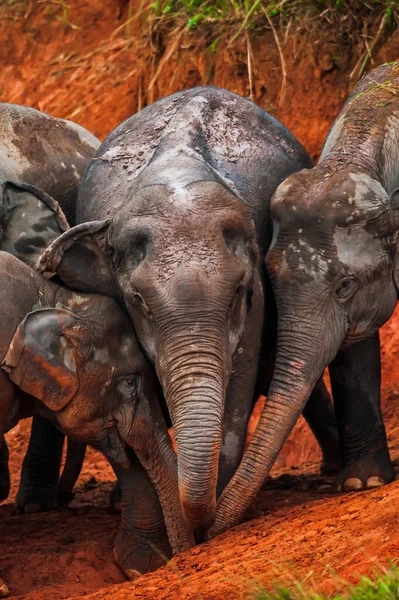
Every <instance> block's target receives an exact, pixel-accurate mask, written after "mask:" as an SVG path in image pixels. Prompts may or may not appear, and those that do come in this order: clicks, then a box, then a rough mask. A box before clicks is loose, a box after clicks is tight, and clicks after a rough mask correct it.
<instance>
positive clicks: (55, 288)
mask: <svg viewBox="0 0 399 600" xmlns="http://www.w3.org/2000/svg"><path fill="white" fill-rule="evenodd" d="M4 190H5V191H4V195H3V197H4V204H3V214H2V218H1V225H2V229H3V237H4V238H6V239H8V240H9V242H10V244H11V241H10V240H14V241H13V243H14V245H15V250H18V251H19V253H20V255H21V257H24V255H25V254H29V252H31V254H32V259H33V256H34V255H35V251H36V250H35V248H36V246H35V244H36V242H37V239H35V238H36V237H39V238H40V244H42V242H43V240H44V241H46V237H47V236H48V237H50V238H51V237H52V236H53V237H54V231H55V230H56V229H57V228H58V232H57V233H59V230H60V229H61V230H63V229H65V227H67V224H66V220H65V217H64V216H63V214H62V212H61V210H60V209H59V207H58V205H57V203H55V202H54V201H53V200H51V199H49V197H48V196H47V195H46V194H44V193H42V192H41V191H40V190H37V189H36V190H35V195H34V196H33V194H32V193H31V190H32V188H30V187H29V186H20V185H15V184H6V185H5V188H4ZM32 198H33V200H32ZM4 207H5V208H6V210H5V209H4ZM4 210H5V212H4ZM19 213H20V215H23V217H24V218H25V219H30V225H31V228H30V229H28V230H26V229H25V230H24V231H22V229H23V228H22V229H21V232H20V235H17V234H16V229H14V228H13V217H15V215H16V214H19ZM33 214H36V215H37V221H36V222H33V221H32V219H33ZM16 223H18V224H19V226H20V223H21V221H20V219H17V220H16ZM0 303H1V307H2V316H3V319H2V325H1V328H0V361H1V362H2V366H3V370H0V439H1V436H2V434H4V433H5V432H6V431H8V430H9V429H10V428H12V427H13V426H14V425H15V424H16V423H17V422H18V420H19V419H20V418H24V417H29V416H31V415H32V414H39V415H42V416H44V417H46V418H51V419H53V420H54V421H55V422H56V423H57V424H58V426H59V427H60V428H61V429H62V431H63V432H65V433H66V434H67V435H68V436H71V437H73V438H75V439H77V440H79V441H82V442H84V443H88V444H91V445H92V446H93V447H95V448H97V449H99V450H101V451H102V452H103V453H104V454H105V455H106V456H107V458H108V459H109V460H110V462H111V465H112V466H113V468H114V470H115V472H116V474H117V476H118V479H119V483H120V485H121V489H122V526H121V530H120V533H119V535H118V538H117V541H116V551H115V552H116V558H117V560H118V562H119V563H120V564H121V566H122V567H123V569H124V571H125V572H126V573H127V575H128V576H129V577H132V576H133V575H136V574H137V573H143V572H145V571H147V570H150V569H153V568H155V567H156V566H158V565H159V564H160V563H161V562H162V560H161V559H160V558H159V554H162V553H165V554H166V555H170V547H169V543H170V546H171V547H172V550H173V551H174V552H177V551H180V550H182V549H185V548H188V547H190V546H191V545H192V544H193V538H192V535H191V533H190V532H189V531H188V530H187V528H186V525H185V523H184V521H183V518H182V515H181V510H180V503H179V498H178V490H177V474H176V466H177V465H176V457H175V454H174V452H173V448H172V444H171V441H170V438H169V435H168V431H167V427H166V423H165V421H164V418H163V415H162V413H161V410H160V405H159V400H158V397H157V393H156V387H155V383H154V382H155V381H156V380H155V377H154V374H153V371H152V367H151V366H150V364H149V363H148V362H147V360H146V359H145V357H144V355H143V353H142V351H141V349H140V347H139V345H138V342H137V339H136V336H135V333H134V329H133V327H132V325H131V322H130V320H129V318H128V317H127V315H126V314H125V313H124V311H123V310H122V309H121V308H120V306H119V304H118V303H117V302H116V301H115V300H113V299H111V298H108V297H103V296H96V295H89V294H85V295H82V294H77V293H74V292H72V291H70V290H68V289H66V288H64V287H61V286H59V285H56V284H54V283H52V282H51V281H48V280H46V279H45V278H44V277H42V276H41V275H39V274H38V273H37V272H35V271H34V270H33V269H31V267H29V266H28V265H27V264H25V263H23V262H21V261H20V260H19V259H18V258H16V257H15V256H12V255H11V254H9V253H6V252H0ZM126 443H127V444H128V445H129V446H130V447H131V448H132V449H133V450H134V453H135V454H134V453H133V452H132V451H131V450H130V448H127V447H126ZM136 457H137V458H138V459H139V461H140V462H139V461H138V460H137V458H136ZM140 463H141V465H140ZM142 467H144V469H145V470H144V469H143V468H142ZM147 473H148V475H147ZM148 476H149V478H150V479H149V478H148ZM150 480H151V481H152V482H153V483H154V485H155V487H154V486H153V485H152V483H151V481H150ZM155 488H156V489H155ZM158 496H159V500H160V502H161V505H162V508H163V514H162V510H161V506H160V504H159V501H158ZM165 523H166V528H167V532H168V534H169V542H168V537H167V534H166V530H165ZM154 548H156V550H157V551H158V553H157V552H155V551H154Z"/></svg>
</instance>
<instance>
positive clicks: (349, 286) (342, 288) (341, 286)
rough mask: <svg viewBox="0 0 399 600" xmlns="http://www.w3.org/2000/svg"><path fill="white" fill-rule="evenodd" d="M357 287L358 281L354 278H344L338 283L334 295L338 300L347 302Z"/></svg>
mask: <svg viewBox="0 0 399 600" xmlns="http://www.w3.org/2000/svg"><path fill="white" fill-rule="evenodd" d="M357 286H358V281H357V279H356V278H355V277H344V278H343V279H341V280H340V281H339V282H338V285H337V287H336V288H335V295H336V296H337V298H338V299H339V300H349V298H350V297H351V296H352V294H353V293H354V291H355V290H356V288H357Z"/></svg>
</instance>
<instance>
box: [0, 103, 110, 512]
mask: <svg viewBox="0 0 399 600" xmlns="http://www.w3.org/2000/svg"><path fill="white" fill-rule="evenodd" d="M99 145H100V142H99V141H98V140H97V139H96V138H95V137H94V136H93V135H91V133H89V132H88V131H87V130H86V129H84V128H83V127H80V126H79V125H77V124H75V123H72V122H71V121H66V120H64V119H57V118H54V117H51V116H49V115H46V114H44V113H42V112H39V111H37V110H34V109H32V108H28V107H25V106H18V105H13V104H0V185H1V184H2V183H4V182H5V181H8V180H12V181H15V182H19V183H26V184H31V185H35V186H38V187H39V188H41V189H42V190H44V191H45V192H47V194H50V195H51V196H52V197H53V198H55V199H56V200H57V201H58V202H59V203H60V205H61V207H62V210H63V211H64V213H65V215H66V217H67V219H68V221H69V223H71V224H74V223H75V213H76V197H77V188H78V185H79V183H80V179H81V177H82V175H83V172H84V170H85V169H86V167H87V165H88V163H89V160H90V158H91V157H92V156H93V155H94V154H95V152H96V150H97V148H98V147H99ZM2 202H3V198H1V194H0V206H1V205H2ZM21 215H22V213H19V217H20V218H21ZM24 225H25V227H26V228H27V229H29V227H30V226H31V225H32V223H29V222H27V221H26V220H25V221H24ZM36 233H37V234H38V233H39V232H36ZM3 242H4V243H3V244H2V242H1V241H0V250H6V251H9V248H8V247H5V240H3ZM13 250H14V254H16V255H18V248H15V246H14V248H13ZM22 250H23V252H24V248H22ZM31 258H32V257H31ZM24 260H27V261H28V262H29V256H28V255H27V254H26V253H25V252H24ZM30 264H32V261H30ZM63 443H64V435H63V434H62V433H61V431H59V430H58V429H56V428H55V427H54V426H53V425H52V424H51V423H50V422H49V421H48V420H47V419H44V418H42V417H39V416H37V417H35V418H34V419H33V423H32V431H31V438H30V442H29V447H28V451H27V453H26V456H25V459H24V462H23V467H22V474H21V482H20V486H19V490H18V494H17V498H16V506H17V511H18V512H25V511H26V512H33V511H36V510H41V509H48V508H51V507H53V506H55V505H56V503H57V499H58V500H60V501H61V502H64V501H66V500H68V499H70V498H71V496H72V495H71V494H70V490H71V489H72V487H73V483H74V478H75V477H76V476H77V471H78V466H79V464H81V462H82V460H83V456H84V449H83V448H79V446H78V445H76V444H75V443H72V444H71V445H70V447H69V450H68V462H67V469H66V470H65V471H64V473H63V477H62V478H61V480H60V481H59V484H58V488H57V481H58V475H59V468H60V463H61V455H62V447H63ZM49 448H51V449H52V451H51V452H49ZM72 448H73V449H74V452H72ZM6 452H7V447H6V444H3V451H2V454H1V460H0V465H1V467H0V468H1V471H2V472H3V471H4V475H3V477H2V478H1V481H2V482H3V486H2V487H3V488H4V489H3V490H0V495H1V491H3V495H4V496H5V497H7V495H8V489H7V481H8V480H9V476H8V468H7V461H6V460H5V456H6ZM3 459H4V460H3ZM56 488H57V491H56Z"/></svg>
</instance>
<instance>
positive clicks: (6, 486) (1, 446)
mask: <svg viewBox="0 0 399 600" xmlns="http://www.w3.org/2000/svg"><path fill="white" fill-rule="evenodd" d="M9 493H10V470H9V468H8V447H7V443H6V441H5V439H4V438H3V439H1V438H0V502H1V501H2V500H5V499H6V498H8V494H9ZM0 581H1V580H0ZM0 597H1V596H0Z"/></svg>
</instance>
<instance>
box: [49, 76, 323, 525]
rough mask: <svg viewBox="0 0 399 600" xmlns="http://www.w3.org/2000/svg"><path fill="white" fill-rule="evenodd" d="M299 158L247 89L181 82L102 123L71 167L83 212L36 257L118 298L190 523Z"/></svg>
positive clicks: (250, 364)
mask: <svg viewBox="0 0 399 600" xmlns="http://www.w3.org/2000/svg"><path fill="white" fill-rule="evenodd" d="M304 167H311V161H310V158H309V156H308V155H307V153H306V151H305V150H304V149H303V147H302V146H301V145H300V144H299V142H298V141H297V140H296V139H295V138H294V137H293V136H292V135H291V134H290V133H289V132H288V131H287V130H286V129H285V128H284V127H283V126H282V125H281V124H280V123H278V121H276V120H275V119H273V118H272V117H271V116H269V115H268V114H267V113H265V112H264V111H263V110H262V109H260V108H259V107H257V106H256V105H255V104H253V103H252V102H249V101H248V100H245V99H244V98H241V97H240V96H237V95H236V94H233V93H232V92H229V91H227V90H223V89H219V88H216V87H198V88H193V89H191V90H188V91H185V92H178V93H176V94H173V95H172V96H169V97H167V98H164V99H162V100H159V101H158V102H156V103H155V104H153V105H151V106H149V107H147V108H145V109H144V110H142V111H140V112H139V113H138V114H136V115H135V116H133V117H131V118H130V119H128V120H127V121H125V122H124V123H122V124H121V125H120V126H119V127H117V128H116V129H115V130H114V131H113V132H112V133H110V134H109V135H108V136H107V138H106V140H105V141H104V143H103V144H102V145H101V147H100V149H99V151H98V153H97V155H96V157H95V158H94V159H93V161H92V162H91V164H90V167H89V168H88V170H87V171H86V174H85V176H84V179H83V181H82V186H81V188H80V192H79V198H78V210H77V220H78V222H79V223H80V224H79V225H77V226H76V227H74V228H72V229H71V230H70V231H68V232H66V233H65V234H64V235H62V236H61V237H60V238H59V239H58V240H56V241H55V242H54V243H53V244H52V245H51V246H50V247H49V248H48V250H47V251H46V252H45V253H44V255H43V257H42V258H41V261H40V263H39V269H40V270H41V271H42V272H44V273H47V274H48V275H50V276H51V274H53V273H55V272H56V273H57V275H58V276H59V277H61V279H63V281H64V282H65V283H66V284H67V285H68V286H70V287H72V288H74V289H78V290H81V291H88V290H91V291H97V292H101V293H103V294H109V295H111V296H114V297H117V298H120V299H122V300H123V302H124V303H125V305H126V308H127V310H128V312H129V315H130V316H131V318H132V320H133V323H134V325H135V329H136V332H137V334H138V336H139V339H140V343H141V345H142V346H143V348H144V349H145V351H146V353H147V356H148V357H149V358H150V360H151V361H152V362H153V363H154V364H155V367H156V371H157V374H158V377H159V381H160V383H161V385H162V388H163V392H164V396H165V400H166V405H167V408H168V411H169V414H170V417H171V422H172V424H173V427H174V431H175V436H176V441H177V447H178V474H179V490H180V498H181V503H182V508H183V513H184V516H185V518H186V520H187V522H188V523H189V524H190V525H191V526H192V527H193V528H194V529H195V530H198V531H201V530H203V529H205V528H206V527H207V526H209V524H210V523H211V522H212V520H213V518H214V511H215V507H216V494H217V479H218V472H219V482H218V492H219V493H220V491H221V490H222V489H223V488H224V486H225V485H226V483H227V482H228V481H229V479H230V477H231V476H232V474H233V473H234V471H235V469H236V467H237V465H238V463H239V461H240V459H241V454H242V450H243V444H244V440H245V432H246V425H247V421H248V417H249V414H250V411H251V407H252V401H253V395H254V387H255V382H256V378H257V367H258V358H259V348H260V337H261V331H262V320H263V312H264V302H265V301H266V307H267V312H268V317H267V319H266V324H265V329H266V330H265V335H264V338H265V347H264V349H263V352H262V359H263V360H270V357H268V354H270V346H273V343H274V339H273V335H272V333H271V332H273V330H274V322H273V318H274V311H273V298H272V297H271V295H270V290H269V287H268V283H267V280H266V273H265V269H264V267H263V257H264V254H265V251H266V249H267V248H268V246H269V242H270V239H271V223H270V218H269V200H270V198H271V196H272V194H273V192H274V190H275V189H276V187H277V186H278V184H279V183H281V181H283V180H284V179H285V178H286V177H287V176H288V175H290V174H291V173H293V172H295V171H298V170H299V169H301V168H304ZM93 219H97V220H96V221H94V222H93ZM259 255H260V259H261V263H259ZM259 265H261V266H259ZM262 287H263V289H262ZM265 357H268V358H265ZM263 383H264V382H258V386H257V388H256V392H255V395H256V393H259V392H260V391H261V387H262V385H263ZM323 397H325V395H324V396H323ZM219 456H220V459H219Z"/></svg>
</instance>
